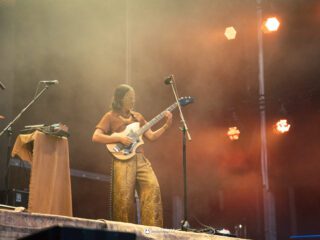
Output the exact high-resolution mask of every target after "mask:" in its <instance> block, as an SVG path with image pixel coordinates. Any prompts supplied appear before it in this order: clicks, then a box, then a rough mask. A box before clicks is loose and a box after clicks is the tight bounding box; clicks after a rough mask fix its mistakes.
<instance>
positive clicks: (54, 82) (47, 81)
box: [40, 80, 59, 85]
mask: <svg viewBox="0 0 320 240" xmlns="http://www.w3.org/2000/svg"><path fill="white" fill-rule="evenodd" d="M40 83H44V84H47V85H54V84H59V81H58V80H45V81H40Z"/></svg>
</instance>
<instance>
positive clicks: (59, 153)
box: [11, 131, 72, 216]
mask: <svg viewBox="0 0 320 240" xmlns="http://www.w3.org/2000/svg"><path fill="white" fill-rule="evenodd" d="M32 144H33V146H32ZM11 155H12V156H19V157H20V158H21V159H22V160H25V161H28V162H30V163H31V164H32V168H31V177H30V187H29V205H28V210H29V211H30V212H38V213H48V214H57V215H65V216H72V197H71V179H70V166H69V147H68V140H67V139H66V138H60V137H54V136H49V135H46V134H44V133H42V132H39V131H35V132H33V133H31V134H20V135H19V136H18V137H17V139H16V142H15V144H14V147H13V150H12V153H11Z"/></svg>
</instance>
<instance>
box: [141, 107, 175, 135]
mask: <svg viewBox="0 0 320 240" xmlns="http://www.w3.org/2000/svg"><path fill="white" fill-rule="evenodd" d="M165 117H166V122H165V124H164V125H163V126H162V127H160V128H159V129H158V130H156V131H152V130H151V129H149V130H148V131H146V132H145V133H144V136H145V137H146V138H147V139H148V140H150V141H155V140H157V139H158V138H159V137H160V136H161V135H162V134H163V133H164V132H165V131H166V130H167V129H168V128H169V127H170V126H171V124H172V114H171V112H169V111H167V112H165Z"/></svg>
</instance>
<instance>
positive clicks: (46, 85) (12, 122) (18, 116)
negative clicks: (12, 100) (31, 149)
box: [0, 84, 49, 204]
mask: <svg viewBox="0 0 320 240" xmlns="http://www.w3.org/2000/svg"><path fill="white" fill-rule="evenodd" d="M48 88H49V84H45V87H44V88H43V89H42V90H41V91H40V92H39V93H38V94H37V95H35V96H34V98H33V99H32V100H31V101H30V102H29V104H28V105H27V106H26V107H25V108H23V109H22V110H21V111H20V113H19V114H18V115H17V116H16V117H15V118H14V119H13V120H12V121H11V122H10V123H9V124H8V125H7V126H6V127H5V128H4V129H3V130H2V131H1V133H0V137H1V136H2V135H3V134H4V133H7V137H8V145H7V154H6V166H7V167H6V172H5V187H6V193H7V197H6V204H8V194H9V179H8V176H9V175H8V170H9V164H10V153H11V150H12V144H11V139H12V133H13V131H12V128H11V126H12V125H13V124H14V123H15V122H16V121H17V120H18V119H19V118H20V117H21V116H22V114H23V113H24V112H25V111H27V110H28V108H30V107H31V105H32V104H33V103H34V102H35V101H37V100H38V98H39V97H40V96H41V95H42V94H43V93H44V92H45V91H46V90H47V89H48Z"/></svg>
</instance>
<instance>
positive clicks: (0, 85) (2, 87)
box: [0, 81, 6, 90]
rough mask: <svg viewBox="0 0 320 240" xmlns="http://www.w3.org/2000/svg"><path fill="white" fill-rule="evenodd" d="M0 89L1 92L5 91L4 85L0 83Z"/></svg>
mask: <svg viewBox="0 0 320 240" xmlns="http://www.w3.org/2000/svg"><path fill="white" fill-rule="evenodd" d="M0 88H1V89H2V90H5V89H6V87H5V86H4V84H3V83H2V82H1V81H0Z"/></svg>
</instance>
